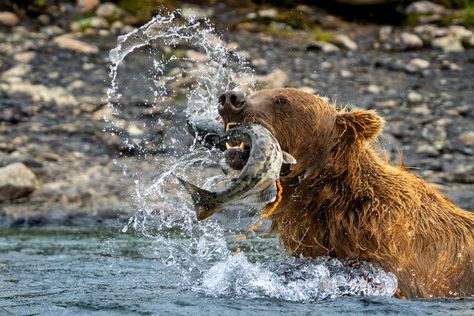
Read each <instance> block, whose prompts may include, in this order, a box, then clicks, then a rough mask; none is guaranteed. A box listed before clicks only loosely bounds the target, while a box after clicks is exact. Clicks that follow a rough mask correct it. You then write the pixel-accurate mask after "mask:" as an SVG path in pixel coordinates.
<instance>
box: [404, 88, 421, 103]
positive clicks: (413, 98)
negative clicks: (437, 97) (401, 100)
mask: <svg viewBox="0 0 474 316" xmlns="http://www.w3.org/2000/svg"><path fill="white" fill-rule="evenodd" d="M407 99H408V102H409V103H411V104H418V103H421V102H423V99H424V98H423V96H422V95H421V94H419V93H417V92H414V91H410V92H408V96H407Z"/></svg>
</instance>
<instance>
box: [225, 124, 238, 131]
mask: <svg viewBox="0 0 474 316" xmlns="http://www.w3.org/2000/svg"><path fill="white" fill-rule="evenodd" d="M239 125H240V123H237V122H229V123H227V124H226V126H225V131H226V132H227V131H228V130H229V129H231V128H233V127H236V126H239Z"/></svg>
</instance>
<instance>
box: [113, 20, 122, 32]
mask: <svg viewBox="0 0 474 316" xmlns="http://www.w3.org/2000/svg"><path fill="white" fill-rule="evenodd" d="M123 26H124V24H123V22H122V21H114V22H112V24H111V25H110V29H111V30H112V31H118V30H120V29H121V28H122V27H123Z"/></svg>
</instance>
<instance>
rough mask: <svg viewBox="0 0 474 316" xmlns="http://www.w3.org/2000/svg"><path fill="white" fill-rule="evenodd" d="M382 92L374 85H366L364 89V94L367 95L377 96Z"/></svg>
mask: <svg viewBox="0 0 474 316" xmlns="http://www.w3.org/2000/svg"><path fill="white" fill-rule="evenodd" d="M381 91H382V88H381V87H380V86H377V85H375V84H371V85H368V86H367V87H365V89H364V92H366V93H368V94H379V93H380V92H381Z"/></svg>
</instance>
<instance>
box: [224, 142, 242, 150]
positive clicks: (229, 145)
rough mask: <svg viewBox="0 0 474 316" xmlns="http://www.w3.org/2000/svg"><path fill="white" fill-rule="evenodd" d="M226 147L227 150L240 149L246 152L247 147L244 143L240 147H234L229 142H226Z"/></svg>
mask: <svg viewBox="0 0 474 316" xmlns="http://www.w3.org/2000/svg"><path fill="white" fill-rule="evenodd" d="M225 147H226V148H227V149H230V148H235V147H237V148H240V149H242V150H244V148H245V145H244V143H243V142H242V143H240V145H237V146H232V145H231V144H229V143H228V142H226V143H225Z"/></svg>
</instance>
